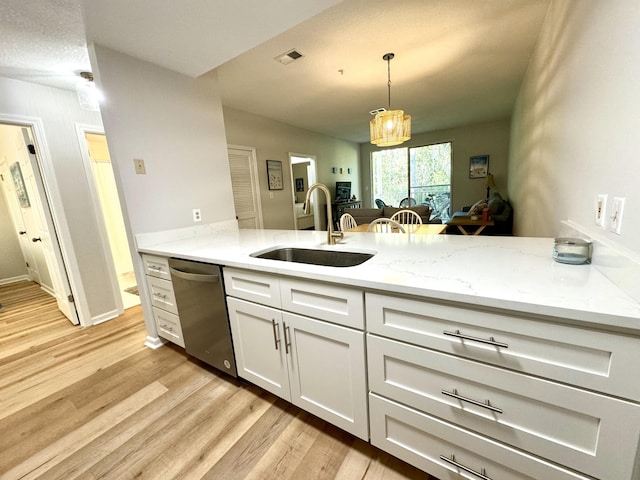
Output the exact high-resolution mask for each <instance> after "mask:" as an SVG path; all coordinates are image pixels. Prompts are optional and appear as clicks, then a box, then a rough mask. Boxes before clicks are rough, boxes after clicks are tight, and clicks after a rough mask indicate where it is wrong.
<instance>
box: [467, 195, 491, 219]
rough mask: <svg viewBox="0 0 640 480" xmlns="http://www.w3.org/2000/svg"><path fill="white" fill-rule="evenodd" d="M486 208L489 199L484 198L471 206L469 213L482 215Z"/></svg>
mask: <svg viewBox="0 0 640 480" xmlns="http://www.w3.org/2000/svg"><path fill="white" fill-rule="evenodd" d="M485 208H487V200H486V199H485V198H483V199H482V200H478V201H477V202H476V203H474V204H473V205H472V206H471V208H470V209H469V212H468V215H469V216H471V215H482V210H484V209H485Z"/></svg>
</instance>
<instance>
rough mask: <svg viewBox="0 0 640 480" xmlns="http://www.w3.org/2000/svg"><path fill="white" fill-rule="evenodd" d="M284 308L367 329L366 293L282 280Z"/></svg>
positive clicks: (281, 292)
mask: <svg viewBox="0 0 640 480" xmlns="http://www.w3.org/2000/svg"><path fill="white" fill-rule="evenodd" d="M280 294H281V297H282V309H283V310H288V311H290V312H293V313H301V314H303V315H307V316H309V317H314V318H319V319H321V320H326V321H328V322H332V323H337V324H338V325H344V326H346V327H352V328H357V329H360V330H362V329H364V295H363V293H362V290H358V289H355V288H347V287H344V286H341V285H328V284H325V283H318V282H308V281H304V280H298V279H292V278H282V279H281V280H280Z"/></svg>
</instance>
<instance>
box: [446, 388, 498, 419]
mask: <svg viewBox="0 0 640 480" xmlns="http://www.w3.org/2000/svg"><path fill="white" fill-rule="evenodd" d="M442 394H443V395H447V396H449V397H453V398H455V399H457V400H461V401H463V402H467V403H471V404H473V405H477V406H478V407H482V408H486V409H487V410H491V411H492V412H496V413H503V411H502V409H501V408H498V407H494V406H493V405H491V404H490V403H489V400H487V401H486V402H484V403H483V402H479V401H478V400H474V399H473V398H468V397H463V396H462V395H458V391H457V390H456V389H455V388H454V389H453V392H447V391H446V390H442Z"/></svg>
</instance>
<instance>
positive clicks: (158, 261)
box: [142, 253, 171, 280]
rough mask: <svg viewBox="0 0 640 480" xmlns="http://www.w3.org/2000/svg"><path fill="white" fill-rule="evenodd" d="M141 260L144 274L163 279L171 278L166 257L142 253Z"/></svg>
mask: <svg viewBox="0 0 640 480" xmlns="http://www.w3.org/2000/svg"><path fill="white" fill-rule="evenodd" d="M142 262H143V264H144V273H145V274H146V275H150V276H152V277H157V278H163V279H164V280H171V273H170V272H169V259H168V258H166V257H158V256H156V255H148V254H146V253H145V254H143V255H142Z"/></svg>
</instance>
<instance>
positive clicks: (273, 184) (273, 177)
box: [267, 160, 284, 190]
mask: <svg viewBox="0 0 640 480" xmlns="http://www.w3.org/2000/svg"><path fill="white" fill-rule="evenodd" d="M267 180H268V182H269V190H282V189H284V185H283V183H282V162H281V161H280V160H267Z"/></svg>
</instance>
